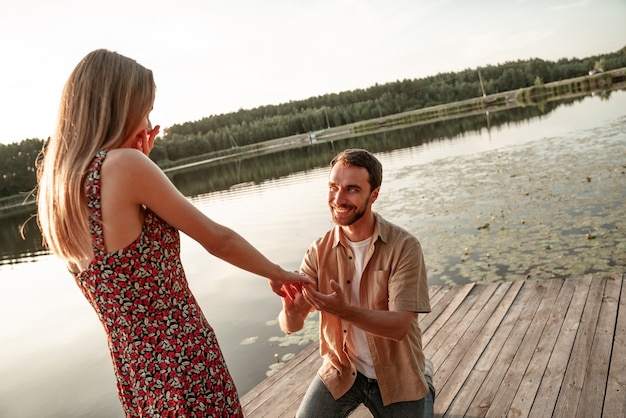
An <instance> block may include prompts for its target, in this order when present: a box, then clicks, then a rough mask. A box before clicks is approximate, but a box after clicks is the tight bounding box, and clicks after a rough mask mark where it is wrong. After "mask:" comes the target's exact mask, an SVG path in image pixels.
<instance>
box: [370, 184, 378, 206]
mask: <svg viewBox="0 0 626 418" xmlns="http://www.w3.org/2000/svg"><path fill="white" fill-rule="evenodd" d="M379 191H380V186H378V187H377V188H375V189H374V190H373V191H372V193H370V204H371V203H374V202H375V201H376V199H378V192H379Z"/></svg>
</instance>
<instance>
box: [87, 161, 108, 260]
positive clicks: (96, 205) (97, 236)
mask: <svg viewBox="0 0 626 418" xmlns="http://www.w3.org/2000/svg"><path fill="white" fill-rule="evenodd" d="M106 154H107V151H106V150H101V151H99V152H98V153H97V154H96V156H95V158H94V160H93V162H92V163H91V167H90V169H89V172H88V173H87V178H86V179H85V198H86V200H87V208H88V209H89V230H90V232H91V242H92V247H93V252H94V255H97V254H101V253H104V252H106V251H105V247H104V233H103V232H102V206H101V204H100V187H101V179H100V169H101V168H102V162H103V161H104V158H105V157H106Z"/></svg>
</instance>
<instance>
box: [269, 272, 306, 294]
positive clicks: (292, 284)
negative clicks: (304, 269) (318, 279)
mask: <svg viewBox="0 0 626 418" xmlns="http://www.w3.org/2000/svg"><path fill="white" fill-rule="evenodd" d="M269 283H270V287H271V288H272V291H273V292H274V293H276V294H277V295H278V296H280V297H283V298H291V299H295V297H296V294H297V293H300V292H301V291H302V285H314V284H315V283H314V282H313V280H311V279H309V278H308V277H307V276H305V275H302V274H299V273H297V272H296V273H291V272H288V271H285V272H284V274H283V275H282V276H281V277H279V278H275V279H269Z"/></svg>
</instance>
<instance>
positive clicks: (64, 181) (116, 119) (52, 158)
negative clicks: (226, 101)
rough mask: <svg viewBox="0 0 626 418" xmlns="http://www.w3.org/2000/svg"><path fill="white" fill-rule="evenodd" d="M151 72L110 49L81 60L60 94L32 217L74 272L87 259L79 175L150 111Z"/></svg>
mask: <svg viewBox="0 0 626 418" xmlns="http://www.w3.org/2000/svg"><path fill="white" fill-rule="evenodd" d="M155 90H156V87H155V85H154V79H153V76H152V71H150V70H148V69H146V68H144V67H143V66H141V65H139V64H138V63H137V62H136V61H134V60H132V59H130V58H127V57H125V56H122V55H120V54H118V53H116V52H112V51H107V50H104V49H98V50H96V51H93V52H91V53H89V54H88V55H87V56H85V58H83V59H82V60H81V61H80V62H79V63H78V65H77V66H76V68H75V69H74V71H72V73H71V75H70V77H69V79H68V80H67V82H66V84H65V87H64V89H63V94H62V96H61V103H60V107H59V116H58V122H57V127H56V133H55V135H54V136H53V137H51V138H50V139H49V140H48V143H47V144H46V145H45V146H44V149H43V150H42V154H43V158H42V159H40V161H41V163H40V164H39V166H38V167H37V168H38V170H37V179H38V191H37V220H38V223H39V227H40V229H41V233H42V236H43V241H44V245H46V246H47V247H48V248H49V249H50V250H51V251H52V252H53V253H54V254H56V255H58V256H59V257H61V258H63V259H64V260H66V262H67V263H68V267H69V268H70V270H72V271H76V270H77V268H78V266H80V265H81V264H83V263H84V261H85V260H89V259H91V257H92V252H91V234H90V232H89V212H88V209H87V206H86V201H85V192H84V190H85V185H84V182H85V178H86V175H87V171H88V170H89V166H90V164H91V162H92V161H93V158H94V156H95V155H96V153H97V152H98V151H99V150H102V149H113V148H118V147H120V146H121V145H122V144H123V143H124V141H125V140H126V139H127V138H128V137H129V136H130V135H131V134H132V133H133V132H132V131H133V129H135V128H136V127H137V126H139V124H140V123H141V121H142V120H143V118H145V117H146V116H147V115H148V114H149V113H150V110H151V109H152V105H153V103H154V97H155Z"/></svg>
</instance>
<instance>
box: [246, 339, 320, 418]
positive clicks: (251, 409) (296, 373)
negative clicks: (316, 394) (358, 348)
mask: <svg viewBox="0 0 626 418" xmlns="http://www.w3.org/2000/svg"><path fill="white" fill-rule="evenodd" d="M318 352H319V342H315V343H313V344H311V345H310V346H308V347H307V348H305V349H304V350H303V351H302V352H301V353H299V354H298V355H297V356H295V357H294V358H293V359H291V360H290V361H289V362H287V363H286V364H285V365H284V366H283V367H282V368H281V369H280V370H278V371H277V372H276V373H274V374H273V375H272V376H270V377H268V378H267V379H265V380H264V381H263V383H262V384H260V385H257V386H256V387H255V388H254V389H252V390H251V391H249V392H248V393H246V394H245V395H244V396H243V397H242V398H241V402H242V405H244V413H245V415H246V416H247V417H255V416H263V415H264V411H267V410H268V408H270V409H269V410H275V411H280V410H285V409H288V408H287V406H288V405H285V403H286V402H290V403H293V399H294V398H297V399H298V402H299V399H301V398H302V396H304V392H306V388H307V387H308V383H309V381H310V378H312V377H313V375H314V374H315V371H317V369H318V368H319V365H320V364H321V359H320V356H319V354H318ZM302 371H308V373H303V372H302ZM305 374H306V377H305ZM307 377H308V379H307ZM303 385H304V389H303V388H302V386H303ZM286 388H289V392H290V395H289V396H285V389H286ZM281 403H282V404H283V405H282V406H281V405H280V404H281ZM294 412H295V411H294Z"/></svg>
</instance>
